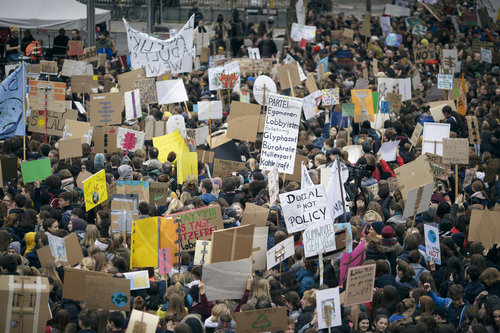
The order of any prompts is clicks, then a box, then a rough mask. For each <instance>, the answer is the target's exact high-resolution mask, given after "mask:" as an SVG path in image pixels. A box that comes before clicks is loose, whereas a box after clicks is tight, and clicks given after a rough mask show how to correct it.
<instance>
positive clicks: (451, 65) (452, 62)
mask: <svg viewBox="0 0 500 333" xmlns="http://www.w3.org/2000/svg"><path fill="white" fill-rule="evenodd" d="M442 59H443V63H442V65H441V66H442V69H443V70H445V71H447V72H448V73H452V72H458V71H459V70H458V50H457V49H452V50H451V49H443V57H442Z"/></svg>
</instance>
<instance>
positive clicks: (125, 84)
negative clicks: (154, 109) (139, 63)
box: [117, 67, 146, 91]
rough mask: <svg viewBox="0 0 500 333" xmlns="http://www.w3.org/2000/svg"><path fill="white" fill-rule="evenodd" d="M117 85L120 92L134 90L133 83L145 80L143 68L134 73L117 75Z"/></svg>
mask: <svg viewBox="0 0 500 333" xmlns="http://www.w3.org/2000/svg"><path fill="white" fill-rule="evenodd" d="M117 78H118V83H119V84H120V91H131V90H134V81H136V80H143V79H145V78H146V71H145V70H144V67H141V68H139V69H136V70H134V71H130V72H126V73H123V74H120V75H118V77H117Z"/></svg>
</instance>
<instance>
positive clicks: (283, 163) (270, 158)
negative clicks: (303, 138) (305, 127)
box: [260, 94, 302, 175]
mask: <svg viewBox="0 0 500 333" xmlns="http://www.w3.org/2000/svg"><path fill="white" fill-rule="evenodd" d="M266 97H267V103H266V106H267V115H266V124H265V127H264V140H263V141H262V153H261V157H260V167H261V169H262V170H271V168H272V167H273V166H274V164H276V163H277V164H278V171H279V172H282V173H286V174H289V175H291V174H293V169H294V164H295V154H296V152H297V139H298V135H299V121H300V112H301V110H302V100H301V99H300V98H295V97H290V96H283V95H277V94H269V95H266Z"/></svg>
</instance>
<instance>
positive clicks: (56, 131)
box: [28, 110, 78, 136]
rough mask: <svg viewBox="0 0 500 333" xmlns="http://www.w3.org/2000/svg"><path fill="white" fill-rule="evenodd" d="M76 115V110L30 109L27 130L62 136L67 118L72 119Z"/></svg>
mask: <svg viewBox="0 0 500 333" xmlns="http://www.w3.org/2000/svg"><path fill="white" fill-rule="evenodd" d="M77 116H78V111H76V110H65V111H64V112H56V111H47V113H45V111H31V116H30V119H29V122H28V131H30V132H32V133H42V134H45V133H47V134H48V135H57V136H62V135H63V133H64V126H65V122H66V121H67V120H74V121H76V118H77Z"/></svg>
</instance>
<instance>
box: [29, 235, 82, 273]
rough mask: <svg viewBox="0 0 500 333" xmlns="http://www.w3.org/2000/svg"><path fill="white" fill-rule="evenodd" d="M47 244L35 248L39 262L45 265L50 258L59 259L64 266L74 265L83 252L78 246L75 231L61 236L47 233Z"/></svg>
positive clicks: (79, 259) (77, 262)
mask: <svg viewBox="0 0 500 333" xmlns="http://www.w3.org/2000/svg"><path fill="white" fill-rule="evenodd" d="M47 237H48V240H49V245H47V246H44V247H42V248H40V249H38V250H37V255H38V258H39V260H40V264H41V265H42V267H43V266H45V263H46V262H47V261H48V260H50V259H52V260H56V259H59V260H60V261H61V263H62V265H64V266H74V265H77V264H79V263H80V261H81V260H82V259H83V252H82V249H81V247H80V240H79V239H78V236H77V235H76V234H75V233H71V234H69V235H68V236H66V237H64V238H61V237H56V236H53V235H51V234H47Z"/></svg>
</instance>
